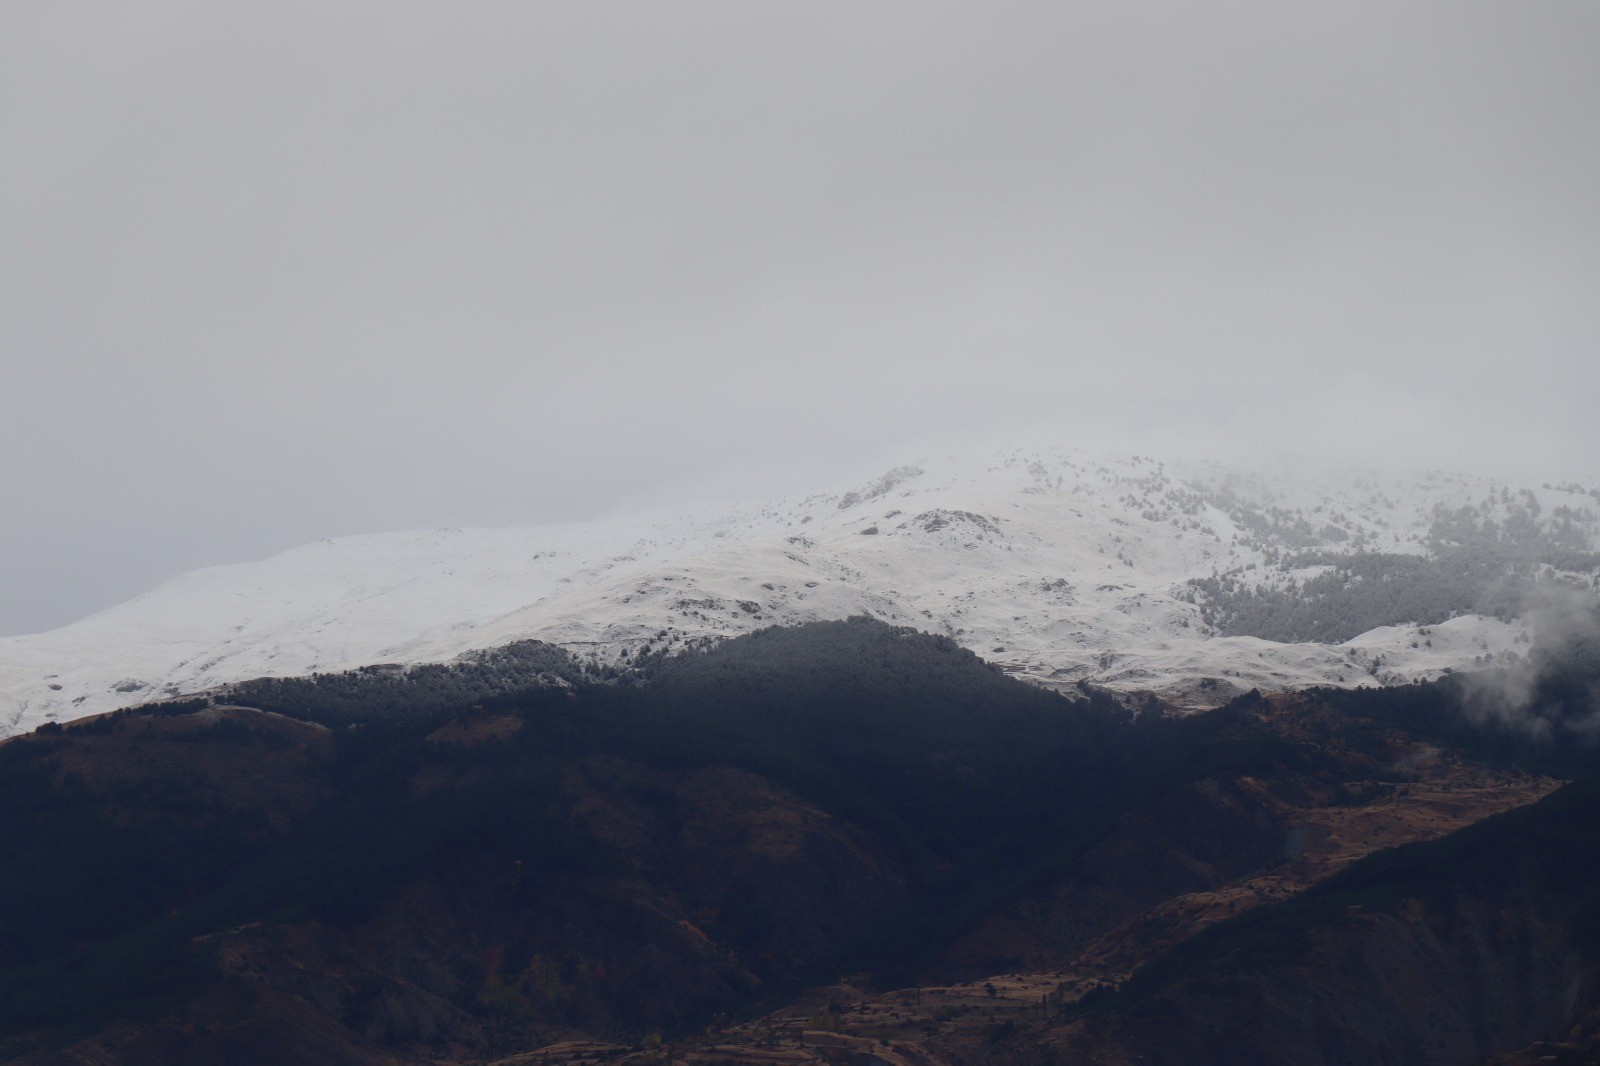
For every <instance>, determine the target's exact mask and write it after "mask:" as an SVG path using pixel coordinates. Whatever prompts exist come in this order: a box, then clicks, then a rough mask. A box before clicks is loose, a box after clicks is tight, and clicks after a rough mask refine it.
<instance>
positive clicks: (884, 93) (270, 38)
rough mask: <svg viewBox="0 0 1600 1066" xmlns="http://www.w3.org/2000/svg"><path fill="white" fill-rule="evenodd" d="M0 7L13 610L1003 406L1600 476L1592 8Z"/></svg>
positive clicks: (8, 598) (940, 429)
mask: <svg viewBox="0 0 1600 1066" xmlns="http://www.w3.org/2000/svg"><path fill="white" fill-rule="evenodd" d="M0 28H3V29H4V31H5V32H4V33H3V34H0V134H3V135H4V138H5V143H7V144H8V145H9V146H11V150H10V152H8V155H9V157H10V158H9V159H8V162H7V165H6V167H4V168H0V238H3V239H0V277H3V279H4V282H3V287H0V293H3V296H0V399H3V401H4V404H5V408H4V410H5V415H6V417H5V419H4V420H3V422H0V426H3V428H0V448H3V452H0V454H3V455H4V457H5V458H4V462H3V463H0V493H3V494H4V498H5V499H6V501H7V507H6V509H5V514H6V520H5V522H4V523H3V524H0V589H3V590H4V596H3V597H0V635H4V634H14V633H26V632H35V631H41V630H45V629H49V628H53V627H56V626H59V625H63V624H66V623H69V622H71V621H73V620H75V619H77V618H79V617H82V616H84V615H86V614H89V613H91V612H93V611H95V610H99V609H101V608H104V607H107V606H110V605H113V604H115V603H118V602H121V601H123V600H125V599H127V598H129V597H131V596H133V595H136V594H138V593H139V592H142V591H144V590H145V589H147V588H149V587H151V586H153V585H155V584H157V583H159V582H160V581H162V580H165V579H167V578H170V577H172V576H174V575H176V574H179V573H182V572H184V571H187V570H191V569H194V568H196V567H199V566H204V565H211V564H216V563H224V562H233V561H243V560H248V559H255V558H260V557H263V556H265V555H269V554H272V553H274V552H276V551H280V550H283V549H286V548H290V547H293V546H295V545H297V544H301V543H306V542H309V541H312V540H315V539H318V538H320V537H324V536H337V535H344V534H350V533H359V532H376V531H382V530H389V529H405V528H421V527H429V526H441V525H451V526H489V525H531V524H538V523H543V522H554V521H563V520H572V519H580V518H587V517H593V516H597V515H602V514H606V513H613V512H617V511H620V510H629V509H633V508H636V507H642V506H646V505H649V504H651V503H653V502H659V501H660V500H661V499H662V498H664V497H669V496H672V495H674V494H690V495H693V494H708V493H713V492H715V493H719V494H724V495H753V494H758V493H761V494H764V493H765V492H768V491H770V492H786V491H793V490H794V489H795V488H796V487H797V486H799V485H802V484H805V483H807V482H808V481H809V480H810V479H813V478H816V477H819V476H821V472H823V471H839V472H840V475H839V476H843V475H846V474H848V473H850V472H851V471H852V470H854V469H856V468H858V467H860V466H862V465H866V464H868V463H869V462H875V461H880V460H882V461H889V460H891V459H892V458H893V457H895V456H897V455H903V454H906V453H908V452H915V451H918V450H930V449H935V448H939V447H959V446H960V445H961V443H962V442H964V441H973V440H984V441H994V440H999V439H1007V438H1010V437H1016V438H1018V439H1022V440H1027V441H1032V440H1036V439H1038V438H1040V437H1042V436H1052V437H1057V438H1059V439H1060V440H1061V441H1062V442H1063V443H1066V444H1077V445H1084V446H1103V447H1105V448H1107V449H1110V450H1117V451H1123V452H1130V451H1138V452H1146V453H1151V454H1155V455H1158V456H1164V457H1165V456H1171V455H1173V453H1174V452H1178V451H1181V452H1185V453H1190V454H1205V455H1214V456H1216V457H1218V458H1221V459H1225V460H1227V459H1235V458H1239V457H1241V456H1250V455H1276V454H1281V455H1283V456H1284V457H1285V460H1286V461H1304V462H1314V463H1319V464H1330V465H1331V464H1347V465H1380V464H1381V465H1384V466H1388V467H1391V468H1400V469H1425V468H1446V469H1453V470H1459V471H1461V472H1468V473H1483V474H1485V475H1488V476H1495V477H1502V478H1519V479H1521V480H1523V481H1526V482H1528V483H1533V484H1537V483H1540V482H1543V481H1562V480H1571V479H1578V480H1585V479H1589V480H1591V483H1592V479H1595V478H1597V477H1600V462H1597V461H1596V458H1595V457H1596V455H1597V454H1600V420H1597V419H1596V418H1595V417H1594V406H1595V401H1596V398H1597V397H1600V343H1597V342H1600V302H1597V301H1596V300H1595V293H1596V292H1600V205H1597V203H1596V199H1595V196H1594V190H1595V189H1597V188H1600V65H1597V64H1595V63H1594V62H1593V55H1594V49H1595V46H1596V45H1597V44H1600V9H1597V8H1595V7H1593V6H1592V5H1589V4H1584V3H1566V4H1561V3H1552V4H1545V5H1539V6H1538V7H1537V8H1525V7H1511V6H1508V5H1495V4H1486V3H1466V4H1462V3H1450V4H1446V3H1401V4H1393V3H1384V4H1380V3H1356V4H1349V5H1339V6H1338V7H1337V8H1330V9H1327V10H1315V9H1301V8H1295V9H1284V8H1282V7H1280V6H1276V5H1266V4H1232V5H1225V6H1208V8H1207V9H1205V10H1200V9H1196V8H1195V7H1193V6H1192V5H1182V4H1159V5H1153V6H1146V7H1143V8H1140V9H1138V10H1130V9H1125V8H1124V7H1122V6H1113V5H1089V4H1067V5H1061V4H1043V3H1013V4H1004V3H1002V4H985V5H982V6H981V7H980V6H977V5H973V6H957V5H935V6H929V5H920V4H910V3H884V4H879V5H873V6H871V7H866V8H863V7H860V6H853V5H846V4H836V3H808V4H804V5H801V4H794V3H775V4H766V5H759V6H756V5H745V4H737V3H732V2H719V3H708V2H693V3H691V2H679V3H671V4H666V5H655V6H639V7H631V8H617V7H607V8H597V7H590V6H585V5H569V4H533V5H510V4H489V5H482V6H474V7H471V8H454V7H453V8H445V7H443V6H440V5H425V4H415V3H395V4H382V5H379V4H376V3H318V4H286V5H274V6H273V7H272V8H270V9H262V10H248V9H233V8H217V7H215V6H213V5H205V4H200V3H135V4H130V5H120V6H118V7H116V8H110V9H96V10H93V11H91V10H88V9H81V10H78V9H72V8H61V7H58V6H55V5H42V4H41V5H31V6H29V5H14V6H12V7H11V8H8V9H7V11H6V12H5V13H3V14H0ZM939 442H946V443H944V444H941V443H939ZM830 479H831V478H830Z"/></svg>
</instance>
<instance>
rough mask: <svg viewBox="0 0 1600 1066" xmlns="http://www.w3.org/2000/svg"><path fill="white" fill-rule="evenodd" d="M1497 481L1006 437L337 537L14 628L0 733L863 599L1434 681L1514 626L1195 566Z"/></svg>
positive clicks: (1178, 670) (3, 651)
mask: <svg viewBox="0 0 1600 1066" xmlns="http://www.w3.org/2000/svg"><path fill="white" fill-rule="evenodd" d="M1497 493H1499V494H1500V496H1501V497H1505V492H1504V491H1503V489H1502V487H1501V486H1499V485H1498V484H1497V483H1491V482H1490V481H1488V480H1482V479H1473V478H1466V477H1459V476H1447V475H1439V474H1434V475H1426V476H1419V477H1416V478H1410V479H1405V478H1396V477H1383V476H1378V475H1375V474H1370V473H1368V474H1362V475H1352V476H1348V477H1331V476H1329V477H1320V478H1317V479H1308V478H1307V477H1306V476H1304V475H1303V474H1293V473H1290V472H1285V473H1282V474H1279V475H1267V474H1260V473H1255V474H1246V473H1243V472H1239V471H1233V470H1228V469H1224V468H1222V467H1220V466H1217V465H1215V464H1199V463H1197V464H1181V463H1166V464H1163V463H1158V462H1156V461H1155V460H1153V459H1148V458H1143V457H1109V456H1099V455H1093V454H1089V453H1083V452H1076V451H1068V450H1048V449H1044V450H1040V449H1029V450H1024V449H1016V450H1010V451H1005V452H999V453H990V454H988V455H985V456H982V457H978V458H973V457H971V456H968V457H966V458H956V459H936V460H926V461H920V462H918V463H916V464H915V465H909V466H904V467H899V468H896V469H894V470H891V471H889V472H887V473H885V474H884V475H883V476H882V477H879V478H877V479H875V480H872V481H870V482H868V483H865V484H856V485H849V486H839V487H836V489H835V490H834V491H831V492H825V493H819V494H816V495H812V496H807V497H804V498H791V499H783V500H777V501H772V502H767V503H757V504H746V505H728V506H725V507H715V508H708V507H701V508H697V509H692V510H684V511H669V512H661V513H653V514H641V515H634V516H629V517H622V518H613V519H608V520H605V521H601V522H595V523H587V524H584V523H580V524H571V525H552V526H541V527H536V528H529V529H439V530H427V531H420V532H407V533H384V534H375V535H370V536H355V537H342V538H339V539H337V540H324V541H321V542H318V543H316V544H309V545H306V546H304V547H301V548H296V549H294V550H291V551H287V552H284V553H282V554H280V555H277V556H274V557H272V558H270V559H266V560H263V561H261V562H256V563H245V564H239V565H235V566H223V567H214V568H210V569H205V570H198V571H195V572H193V573H190V574H186V575H184V576H182V577H180V578H177V579H175V580H173V581H170V582H168V583H166V584H164V585H162V586H160V587H158V588H156V589H153V590H152V591H150V592H148V593H146V594H144V595H142V596H140V597H138V598H136V599H133V600H131V601H129V602H127V603H124V604H122V605H120V606H117V607H113V608H111V609H109V610H106V611H102V612H101V613H99V614H96V615H93V616H91V617H89V618H86V619H84V620H82V621H80V622H77V623H74V624H73V625H69V626H65V627H63V628H61V629H57V630H54V631H52V632H49V633H42V634H38V635H32V636H21V637H11V638H5V639H0V736H4V735H8V734H12V733H17V732H21V731H26V730H30V729H32V728H34V727H36V726H38V725H39V724H41V723H43V722H46V721H65V720H68V719H72V718H76V717H80V716H83V715H87V714H93V713H98V712H102V711H106V710H109V709H112V708H115V707H119V706H124V705H130V704H135V703H142V702H148V701H150V700H153V699H158V698H163V697H167V696H174V695H181V694H187V693H194V692H199V691H203V690H206V689H209V688H212V687H214V686H217V685H220V684H224V683H227V682H233V681H240V680H244V679H248V678H252V677H259V676H265V675H276V676H288V675H297V674H306V673H311V672H316V671H335V670H341V669H346V668H350V667H355V666H359V665H365V664H371V663H420V662H434V661H443V660H447V659H450V658H452V657H454V656H456V655H458V654H460V653H462V652H464V651H468V650H472V649H479V648H488V647H495V646H499V645H503V644H506V643H508V642H511V641H514V640H520V639H527V638H534V639H538V640H544V641H549V642H552V643H555V644H559V645H563V646H565V647H567V648H570V649H572V650H574V651H577V652H580V653H585V654H588V653H592V654H596V655H599V656H602V657H613V656H616V655H620V654H621V653H622V652H624V651H629V650H633V649H638V648H641V647H643V646H644V645H645V644H647V643H654V644H655V645H656V646H658V647H659V646H661V645H662V644H663V643H666V644H671V645H681V644H682V643H683V642H685V641H687V640H691V639H699V638H704V637H713V638H717V637H724V636H730V635H734V634H738V633H742V632H746V631H749V630H752V629H756V628H760V627H764V626H769V625H778V624H784V625H787V624H794V623H798V622H805V621H810V620H816V619H830V618H843V617H846V616H849V615H854V614H863V613H870V614H872V615H874V616H876V617H878V618H881V619H883V620H885V621H888V622H892V623H897V624H903V625H910V626H915V627H917V628H919V629H923V630H927V631H930V632H936V633H944V634H948V635H950V636H952V637H954V638H955V639H956V640H957V641H959V642H960V643H961V644H962V645H964V646H965V647H968V648H970V649H972V650H973V651H975V652H977V653H978V654H979V655H982V656H983V657H984V658H986V659H989V660H991V661H994V662H996V663H999V664H1000V665H1002V666H1003V667H1004V668H1005V669H1006V670H1008V671H1010V672H1012V673H1013V674H1015V675H1018V676H1020V677H1024V678H1028V679H1032V680H1036V681H1039V682H1041V683H1045V684H1055V685H1069V684H1073V683H1076V682H1078V681H1088V682H1092V683H1094V684H1097V685H1103V686H1108V687H1110V688H1113V689H1119V690H1124V691H1142V690H1149V691H1154V692H1157V693H1159V694H1162V695H1164V696H1166V697H1167V698H1169V699H1172V700H1174V701H1175V702H1178V703H1180V704H1187V705H1190V706H1196V707H1202V706H1214V705H1216V704H1218V703H1221V702H1223V701H1225V700H1226V699H1228V698H1230V697H1231V696H1233V695H1235V694H1237V693H1238V692H1240V691H1244V690H1247V689H1249V688H1261V689H1269V690H1280V689H1289V688H1295V687H1301V686H1307V685H1348V686H1354V685H1357V684H1374V683H1379V682H1383V683H1388V682H1396V681H1404V680H1411V679H1420V678H1430V677H1434V676H1437V675H1438V674H1440V673H1441V672H1443V671H1445V670H1448V669H1461V668H1463V667H1471V666H1472V665H1474V664H1475V663H1480V662H1483V661H1486V660H1485V659H1484V657H1485V656H1489V657H1499V658H1504V657H1506V656H1509V655H1514V654H1516V653H1517V651H1518V649H1519V647H1520V646H1521V645H1522V644H1523V643H1524V642H1525V640H1526V637H1525V635H1524V627H1523V626H1522V625H1521V624H1520V623H1506V622H1501V621H1497V620H1494V619H1490V618H1484V617H1479V616H1475V615H1463V616H1461V617H1456V618H1453V619H1451V620H1449V621H1447V622H1441V623H1439V624H1437V625H1434V626H1431V627H1426V629H1419V627H1417V626H1414V625H1409V626H1389V627H1383V628H1379V629H1374V630H1372V631H1370V632H1367V633H1364V634H1362V635H1360V636H1358V637H1356V638H1354V639H1352V640H1349V641H1347V642H1345V643H1342V644H1336V645H1324V644H1282V643H1275V642H1272V641H1267V640H1260V639H1256V638H1253V637H1219V636H1214V635H1211V634H1209V633H1208V632H1207V631H1206V627H1205V626H1204V624H1203V623H1202V621H1201V617H1200V611H1199V609H1198V608H1197V607H1196V606H1195V604H1194V603H1192V602H1189V600H1190V599H1191V598H1192V597H1193V590H1192V589H1190V588H1189V586H1188V585H1187V582H1188V581H1189V579H1191V578H1203V577H1206V576H1209V575H1211V574H1213V573H1214V572H1221V573H1228V572H1230V571H1235V572H1243V574H1244V575H1245V576H1246V577H1248V578H1250V579H1251V580H1259V581H1261V582H1265V583H1271V582H1280V583H1281V582H1282V581H1284V580H1286V579H1287V578H1288V577H1290V576H1294V575H1295V574H1296V572H1295V571H1291V570H1289V569H1287V567H1288V565H1289V564H1288V563H1287V562H1285V561H1284V559H1285V553H1284V552H1283V550H1282V543H1281V537H1279V534H1280V533H1281V531H1282V530H1281V529H1280V530H1278V531H1277V532H1274V530H1273V529H1266V530H1265V531H1263V530H1262V529H1261V528H1259V521H1258V519H1256V518H1250V517H1249V516H1251V515H1256V516H1259V515H1262V514H1266V515H1269V516H1271V517H1272V521H1274V522H1281V523H1282V528H1283V529H1288V528H1290V526H1291V525H1294V526H1295V527H1296V528H1301V529H1306V528H1312V529H1324V528H1325V527H1328V526H1329V525H1332V526H1334V527H1336V530H1337V532H1333V533H1331V534H1330V535H1331V536H1332V537H1333V538H1334V540H1336V541H1337V544H1333V545H1330V548H1329V550H1340V551H1349V550H1353V549H1354V548H1355V547H1360V548H1365V549H1367V550H1373V551H1386V552H1421V551H1422V550H1423V543H1424V540H1425V535H1426V533H1427V530H1428V529H1429V525H1430V522H1431V520H1432V516H1433V515H1434V509H1435V507H1436V506H1440V505H1443V506H1445V507H1458V506H1461V505H1463V504H1468V503H1480V502H1482V501H1484V500H1492V499H1495V498H1500V497H1497V496H1496V494H1497ZM1506 498H1509V497H1506ZM1519 498H1521V499H1528V500H1537V501H1538V502H1539V504H1540V505H1541V507H1542V508H1543V510H1544V511H1545V512H1551V511H1552V510H1553V509H1556V508H1564V509H1565V510H1563V511H1561V512H1560V513H1562V514H1570V515H1575V516H1577V518H1576V521H1577V522H1578V524H1579V525H1580V526H1582V528H1583V529H1585V530H1586V531H1587V533H1586V535H1587V536H1589V537H1590V538H1591V543H1592V541H1593V539H1594V532H1595V530H1596V529H1597V528H1600V498H1597V497H1596V495H1595V494H1593V493H1592V492H1590V491H1587V490H1582V489H1580V488H1579V487H1578V486H1569V487H1566V488H1562V489H1540V490H1534V492H1533V493H1531V494H1527V495H1525V496H1523V497H1519ZM1241 515H1242V516H1245V518H1246V519H1247V524H1248V523H1249V522H1256V524H1257V528H1241V526H1240V516H1241ZM1275 538H1276V539H1275ZM1252 564H1254V566H1255V569H1253V570H1249V569H1246V568H1248V567H1251V565H1252ZM1299 576H1304V574H1300V575H1299Z"/></svg>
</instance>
